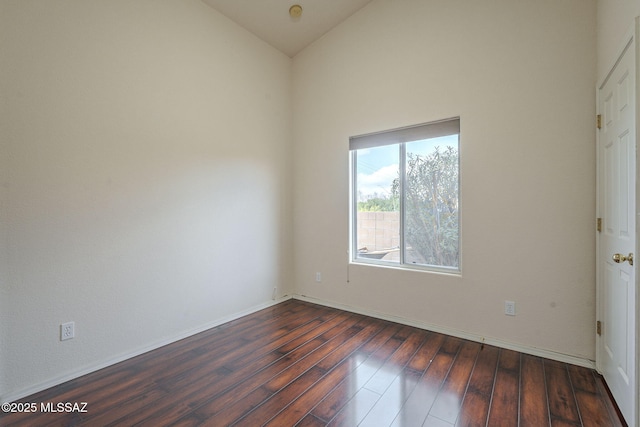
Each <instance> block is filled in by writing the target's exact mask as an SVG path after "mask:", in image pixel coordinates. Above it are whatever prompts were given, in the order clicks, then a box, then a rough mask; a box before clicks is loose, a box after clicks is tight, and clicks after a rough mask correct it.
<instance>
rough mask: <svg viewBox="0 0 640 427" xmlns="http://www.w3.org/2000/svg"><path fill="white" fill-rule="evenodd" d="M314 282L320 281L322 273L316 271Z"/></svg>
mask: <svg viewBox="0 0 640 427" xmlns="http://www.w3.org/2000/svg"><path fill="white" fill-rule="evenodd" d="M316 282H318V283H319V282H322V273H319V272H318V273H316Z"/></svg>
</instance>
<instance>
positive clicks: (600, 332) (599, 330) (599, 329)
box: [596, 320, 602, 335]
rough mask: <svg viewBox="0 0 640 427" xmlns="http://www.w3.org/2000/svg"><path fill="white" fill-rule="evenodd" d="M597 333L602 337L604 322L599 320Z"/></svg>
mask: <svg viewBox="0 0 640 427" xmlns="http://www.w3.org/2000/svg"><path fill="white" fill-rule="evenodd" d="M596 333H597V334H598V335H602V322H601V321H599V320H598V321H597V322H596Z"/></svg>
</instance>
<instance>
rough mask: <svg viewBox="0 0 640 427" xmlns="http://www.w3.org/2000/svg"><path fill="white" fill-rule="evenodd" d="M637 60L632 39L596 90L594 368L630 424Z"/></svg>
mask: <svg viewBox="0 0 640 427" xmlns="http://www.w3.org/2000/svg"><path fill="white" fill-rule="evenodd" d="M635 73H636V58H635V38H634V39H632V40H631V41H630V42H629V44H628V45H627V47H626V49H625V50H624V53H623V54H622V56H621V58H620V59H619V61H618V62H617V63H616V66H615V67H614V69H613V70H612V72H611V73H610V75H609V77H608V78H607V79H606V80H605V82H604V83H603V85H601V87H600V89H599V95H598V99H599V100H598V103H599V105H598V109H599V111H600V114H601V129H600V131H599V136H598V163H599V178H598V185H599V189H598V192H599V206H598V208H599V216H600V217H602V231H601V233H600V238H599V245H598V251H599V253H598V270H599V282H600V283H599V293H598V297H599V302H598V303H599V307H600V313H599V319H600V320H601V321H602V335H601V336H600V338H599V340H598V358H599V360H598V366H599V369H600V370H601V372H602V375H603V376H604V378H605V380H606V382H607V384H608V386H609V388H610V389H611V392H612V394H613V396H614V398H615V400H616V402H617V403H618V406H619V407H620V410H621V411H622V413H623V415H624V417H625V419H626V420H627V422H628V423H629V425H635V423H636V422H635V421H636V416H637V415H636V411H637V399H638V395H637V393H638V392H637V385H636V369H637V367H636V364H637V359H636V342H635V337H636V328H635V325H636V317H635V316H636V277H635V265H636V264H637V262H638V261H640V260H634V259H633V256H634V255H635V254H636V129H635V122H636V91H635V87H636V81H635V80H636V74H635Z"/></svg>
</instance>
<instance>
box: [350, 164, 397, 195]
mask: <svg viewBox="0 0 640 427" xmlns="http://www.w3.org/2000/svg"><path fill="white" fill-rule="evenodd" d="M397 177H398V165H389V166H384V167H382V168H380V169H378V170H376V171H375V172H373V173H370V174H364V173H358V195H359V196H360V197H363V198H365V199H366V198H367V197H370V196H374V195H376V194H377V195H380V196H389V195H390V194H391V184H392V183H393V180H394V179H396V178H397Z"/></svg>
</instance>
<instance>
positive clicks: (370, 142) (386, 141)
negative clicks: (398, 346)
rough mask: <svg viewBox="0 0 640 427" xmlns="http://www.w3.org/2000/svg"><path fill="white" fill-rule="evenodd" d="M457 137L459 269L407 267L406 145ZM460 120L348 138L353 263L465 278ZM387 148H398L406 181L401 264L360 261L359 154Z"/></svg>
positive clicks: (400, 202) (448, 120)
mask: <svg viewBox="0 0 640 427" xmlns="http://www.w3.org/2000/svg"><path fill="white" fill-rule="evenodd" d="M449 135H458V147H457V148H458V203H459V205H458V266H457V267H448V266H438V265H425V264H413V263H405V258H406V255H405V249H406V245H405V242H404V239H405V233H404V232H405V230H404V222H405V218H404V216H405V209H404V199H405V193H404V183H405V179H406V171H405V169H406V143H410V142H413V141H419V140H424V139H430V138H437V137H441V136H449ZM460 139H461V138H460V117H453V118H449V119H445V120H439V121H435V122H429V123H423V124H419V125H415V126H407V127H403V128H397V129H392V130H387V131H382V132H375V133H370V134H364V135H358V136H353V137H350V138H349V161H350V162H349V163H350V169H351V170H350V174H349V193H350V197H349V198H350V203H349V204H350V206H349V212H350V215H349V230H350V233H349V234H350V242H349V248H350V249H349V253H350V260H349V261H350V263H353V264H364V265H377V266H386V267H392V268H399V269H403V270H419V271H428V272H439V273H449V274H456V275H460V274H462V253H461V244H460V242H461V235H462V232H461V221H460V214H461V209H460V181H461V178H460V144H461V142H460ZM384 145H398V146H399V150H400V159H399V175H400V176H401V177H403V179H401V180H400V182H399V184H400V194H401V197H400V200H399V204H400V228H399V233H400V245H399V246H400V248H399V249H400V260H399V261H385V260H378V259H373V258H364V257H358V248H357V244H358V240H357V239H358V236H357V233H358V225H357V215H358V200H357V199H358V195H357V191H356V184H357V174H358V171H357V155H356V152H357V150H360V149H365V148H375V147H380V146H384Z"/></svg>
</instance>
